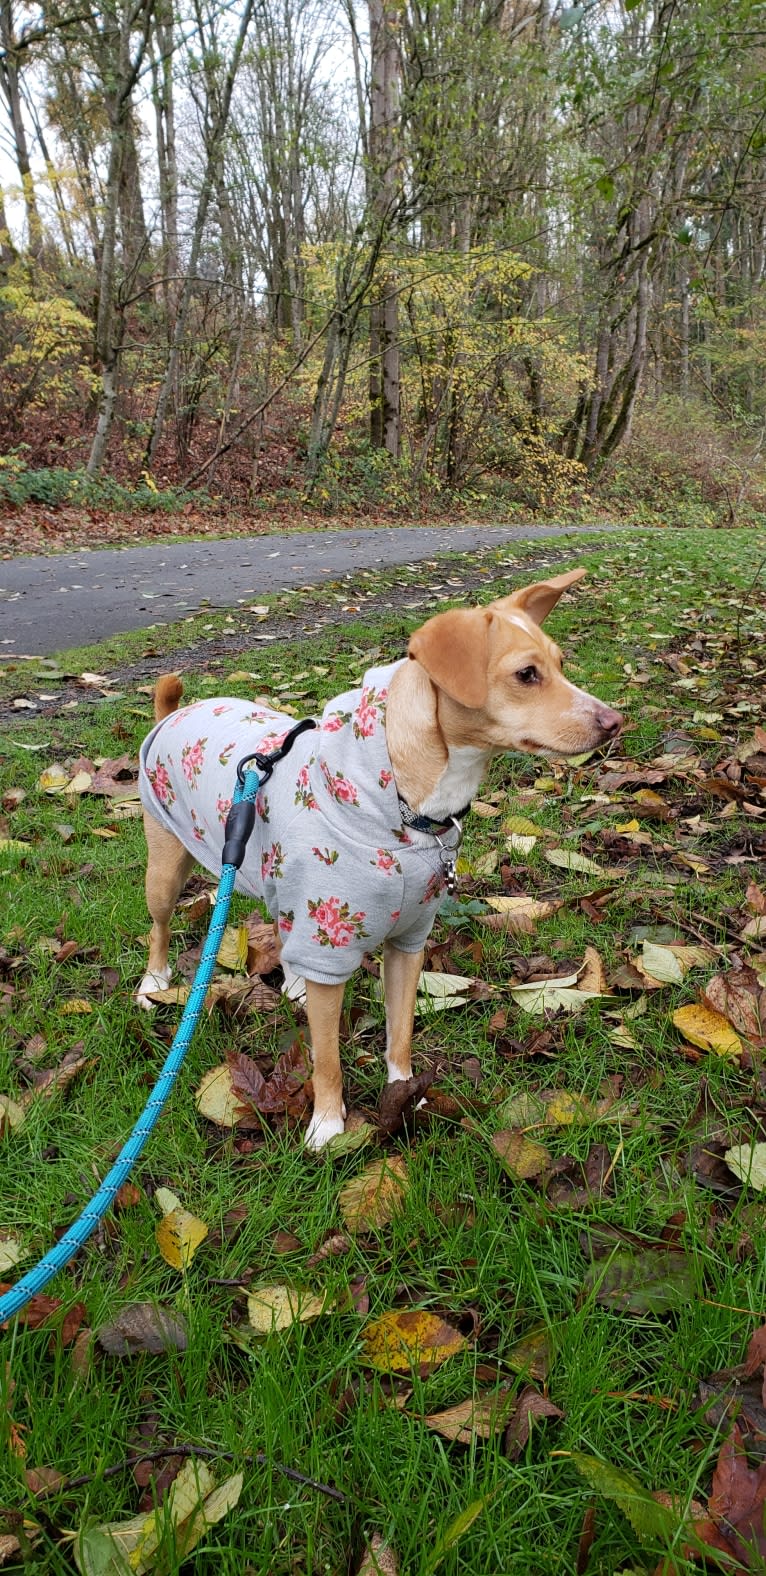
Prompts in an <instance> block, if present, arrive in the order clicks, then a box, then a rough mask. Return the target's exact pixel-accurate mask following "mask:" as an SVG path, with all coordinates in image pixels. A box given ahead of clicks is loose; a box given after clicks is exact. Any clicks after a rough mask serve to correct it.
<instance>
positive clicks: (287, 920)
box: [277, 908, 295, 936]
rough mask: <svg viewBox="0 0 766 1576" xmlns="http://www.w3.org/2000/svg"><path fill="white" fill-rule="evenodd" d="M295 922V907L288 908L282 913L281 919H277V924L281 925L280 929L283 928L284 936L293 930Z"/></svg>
mask: <svg viewBox="0 0 766 1576" xmlns="http://www.w3.org/2000/svg"><path fill="white" fill-rule="evenodd" d="M294 924H295V910H294V909H292V908H288V909H285V910H284V912H283V913H280V916H279V919H278V920H277V925H278V926H279V929H280V930H281V932H282V935H283V936H289V934H290V931H291V930H292V928H293V925H294Z"/></svg>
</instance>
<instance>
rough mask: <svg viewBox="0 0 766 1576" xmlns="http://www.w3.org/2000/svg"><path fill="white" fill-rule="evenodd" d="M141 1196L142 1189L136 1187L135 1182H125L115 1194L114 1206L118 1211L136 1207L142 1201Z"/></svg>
mask: <svg viewBox="0 0 766 1576" xmlns="http://www.w3.org/2000/svg"><path fill="white" fill-rule="evenodd" d="M141 1197H142V1195H141V1189H140V1188H137V1187H136V1184H135V1182H123V1184H122V1187H120V1188H118V1189H117V1192H116V1193H115V1195H114V1207H115V1209H116V1210H117V1211H118V1212H119V1211H120V1210H125V1209H135V1207H136V1205H137V1204H140V1203H141Z"/></svg>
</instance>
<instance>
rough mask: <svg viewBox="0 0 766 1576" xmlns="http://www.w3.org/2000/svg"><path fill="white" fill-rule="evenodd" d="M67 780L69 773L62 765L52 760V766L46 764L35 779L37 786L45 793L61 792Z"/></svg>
mask: <svg viewBox="0 0 766 1576" xmlns="http://www.w3.org/2000/svg"><path fill="white" fill-rule="evenodd" d="M68 782H69V773H68V771H67V770H66V769H65V767H63V766H59V764H58V762H55V761H54V764H53V765H52V766H47V767H46V768H45V771H44V772H41V773H40V776H39V777H38V779H37V786H38V788H42V789H43V791H44V792H45V793H61V792H62V791H63V789H64V788H66V785H67V783H68Z"/></svg>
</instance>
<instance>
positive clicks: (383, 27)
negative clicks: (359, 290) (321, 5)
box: [367, 0, 400, 459]
mask: <svg viewBox="0 0 766 1576" xmlns="http://www.w3.org/2000/svg"><path fill="white" fill-rule="evenodd" d="M368 11H369V20H370V52H371V71H370V127H369V137H368V149H369V157H368V165H367V196H368V205H369V209H370V213H371V217H372V221H373V224H374V226H375V229H376V231H377V232H378V234H379V236H380V237H381V239H382V238H383V237H384V236H385V237H390V235H391V230H392V220H393V215H394V210H395V207H396V200H397V190H398V184H399V175H398V156H397V142H398V120H397V116H398V100H399V77H400V72H399V47H398V43H397V37H396V23H397V14H396V11H395V9H394V5H393V0H368ZM399 361H400V357H399V298H398V294H397V291H396V281H395V279H394V278H393V276H392V275H389V276H388V277H387V278H386V279H384V281H383V282H382V285H381V292H380V295H379V296H378V298H377V299H376V300H374V301H373V302H372V303H371V306H370V375H369V401H370V443H371V445H372V446H373V448H384V449H386V451H387V453H389V454H390V455H391V457H392V459H398V457H399V439H400V404H399V383H400V368H399Z"/></svg>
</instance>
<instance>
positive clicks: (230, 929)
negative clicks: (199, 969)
mask: <svg viewBox="0 0 766 1576" xmlns="http://www.w3.org/2000/svg"><path fill="white" fill-rule="evenodd" d="M249 943H250V938H249V936H248V933H247V925H227V926H226V929H225V931H224V933H223V936H222V938H221V945H220V947H219V948H218V953H217V956H216V962H217V963H218V964H219V965H220V967H221V968H222V969H233V970H234V972H235V973H236V974H244V973H245V971H246V969H247V950H248V946H249Z"/></svg>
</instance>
